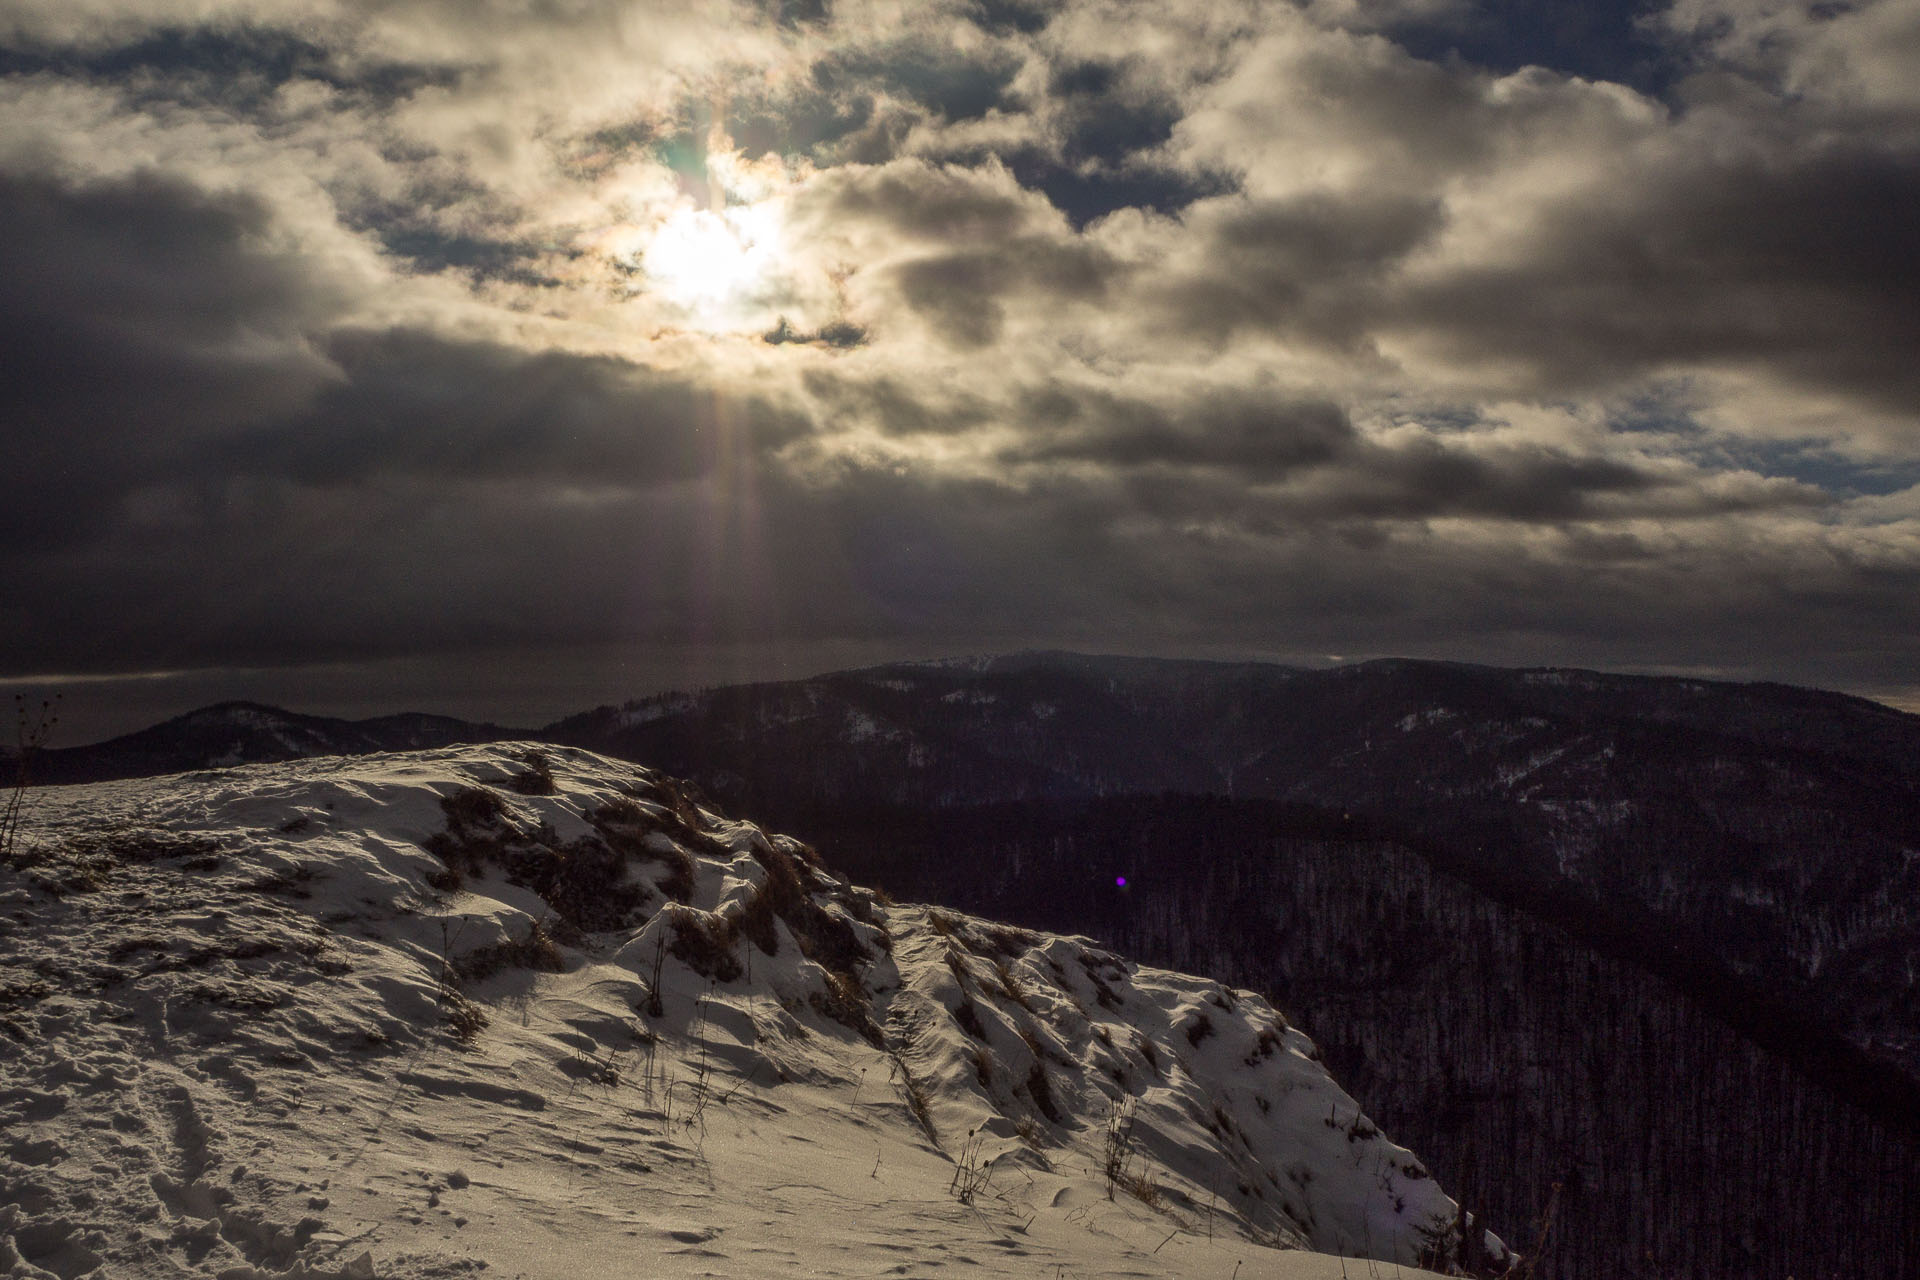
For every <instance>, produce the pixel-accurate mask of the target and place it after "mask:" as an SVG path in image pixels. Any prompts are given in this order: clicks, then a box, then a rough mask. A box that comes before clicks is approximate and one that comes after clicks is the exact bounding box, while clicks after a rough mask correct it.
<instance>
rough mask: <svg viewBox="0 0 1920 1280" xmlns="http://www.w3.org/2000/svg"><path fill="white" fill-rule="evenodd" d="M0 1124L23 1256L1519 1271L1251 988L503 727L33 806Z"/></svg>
mask: <svg viewBox="0 0 1920 1280" xmlns="http://www.w3.org/2000/svg"><path fill="white" fill-rule="evenodd" d="M0 1121H4V1133H5V1136H4V1138H3V1139H0V1272H3V1273H5V1274H6V1275H8V1276H14V1277H44V1276H55V1277H60V1278H61V1280H72V1277H76V1276H83V1275H99V1276H102V1277H105V1276H142V1277H144V1276H155V1277H172V1276H218V1277H225V1278H227V1280H254V1278H256V1277H374V1276H378V1277H401V1276H419V1277H442V1276H467V1275H478V1274H481V1273H483V1272H486V1273H489V1274H496V1275H516V1274H519V1275H526V1276H537V1277H556V1278H557V1277H569V1278H573V1277H596V1276H635V1275H639V1276H683V1275H684V1276H693V1275H702V1276H707V1275H733V1276H786V1275H818V1276H839V1275H848V1276H851V1275H863V1276H870V1275H879V1274H893V1275H929V1274H935V1273H937V1272H939V1271H941V1270H943V1269H945V1268H948V1267H959V1268H963V1269H966V1270H968V1271H969V1272H971V1273H978V1274H982V1275H1005V1276H1041V1275H1046V1276H1052V1275H1055V1274H1058V1275H1061V1276H1083V1277H1084V1276H1120V1275H1136V1276H1137V1275H1154V1276H1160V1275H1177V1276H1188V1275H1191V1276H1202V1275H1204V1276H1210V1277H1211V1276H1220V1277H1225V1276H1230V1275H1243V1276H1246V1277H1255V1276H1280V1277H1301V1278H1306V1277H1331V1276H1340V1275H1347V1276H1355V1277H1357V1276H1360V1275H1363V1274H1364V1275H1370V1276H1379V1275H1385V1274H1389V1273H1397V1274H1416V1272H1414V1271H1413V1270H1412V1269H1413V1268H1415V1267H1418V1266H1421V1265H1425V1266H1427V1267H1430V1268H1433V1269H1436V1270H1439V1271H1442V1272H1445V1273H1450V1274H1459V1273H1461V1272H1463V1271H1469V1270H1471V1271H1479V1272H1483V1273H1489V1274H1490V1273H1496V1272H1498V1271H1499V1270H1500V1269H1501V1267H1502V1266H1503V1265H1504V1263H1505V1262H1506V1261H1507V1260H1508V1255H1507V1253H1506V1250H1505V1248H1504V1246H1503V1245H1502V1244H1501V1243H1500V1242H1499V1241H1498V1240H1497V1239H1496V1238H1494V1237H1493V1236H1491V1235H1490V1234H1488V1233H1486V1232H1484V1231H1483V1230H1482V1229H1480V1228H1479V1226H1478V1225H1477V1224H1472V1223H1471V1222H1470V1221H1467V1220H1463V1217H1462V1215H1461V1213H1460V1210H1459V1207H1458V1206H1457V1205H1456V1204H1455V1203H1454V1202H1453V1201H1452V1200H1451V1199H1449V1198H1448V1197H1447V1196H1446V1194H1445V1193H1444V1192H1443V1191H1442V1190H1441V1189H1440V1188H1439V1187H1438V1186H1437V1185H1436V1184H1435V1182H1434V1180H1433V1178H1432V1177H1431V1176H1429V1174H1428V1173H1427V1171H1426V1170H1425V1169H1424V1168H1423V1167H1422V1166H1421V1164H1420V1162H1419V1161H1418V1160H1417V1159H1416V1158H1415V1157H1414V1156H1413V1155H1412V1154H1411V1153H1409V1152H1407V1151H1405V1150H1403V1149H1402V1148H1400V1147H1397V1146H1395V1145H1394V1144H1393V1143H1392V1142H1390V1141H1389V1140H1387V1138H1385V1137H1384V1136H1383V1135H1382V1134H1381V1133H1380V1132H1379V1131H1378V1129H1376V1128H1375V1127H1374V1126H1373V1125H1372V1124H1371V1123H1370V1122H1369V1121H1368V1120H1367V1118H1366V1117H1365V1116H1363V1115H1362V1114H1361V1113H1360V1109H1359V1107H1358V1106H1357V1105H1356V1104H1355V1103H1354V1102H1353V1100H1352V1099H1351V1098H1349V1097H1348V1096H1347V1095H1346V1094H1345V1093H1344V1092H1342V1091H1341V1089H1340V1088H1339V1087H1338V1086H1337V1085H1336V1084H1335V1083H1334V1082H1333V1081H1332V1080H1331V1079H1330V1078H1329V1077H1328V1075H1327V1073H1326V1071H1325V1070H1324V1069H1323V1068H1322V1066H1321V1065H1320V1063H1319V1062H1318V1060H1317V1055H1316V1054H1315V1051H1314V1048H1313V1045H1312V1043H1311V1041H1310V1040H1309V1039H1308V1038H1307V1037H1306V1036H1305V1035H1304V1034H1302V1033H1301V1032H1300V1031H1299V1030H1298V1029H1295V1028H1293V1027H1290V1026H1288V1025H1287V1023H1286V1020H1285V1019H1284V1018H1283V1017H1282V1016H1281V1015H1280V1014H1279V1012H1277V1011H1276V1010H1275V1009H1273V1008H1272V1007H1271V1006H1269V1005H1268V1004H1267V1003H1266V1002H1265V1001H1264V1000H1262V999H1261V998H1260V997H1258V996H1256V995H1254V994H1252V993H1249V992H1245V991H1235V990H1231V989H1228V988H1226V987H1223V986H1221V985H1220V984H1218V983H1215V982H1211V981H1208V980H1206V979H1203V978H1195V977H1189V976H1185V975H1181V974H1175V973H1168V972H1163V971H1158V970H1153V969H1147V968H1142V967H1139V966H1137V965H1134V964H1131V963H1129V962H1127V961H1126V960H1124V959H1123V958H1121V957H1119V956H1116V955H1113V954H1110V953H1108V952H1106V951H1104V950H1102V949H1101V948H1100V947H1098V946H1097V945H1095V944H1094V943H1092V942H1090V941H1089V940H1087V939H1085V938H1074V937H1058V936H1051V935H1042V934H1036V933H1030V932H1026V931H1023V930H1018V929H1012V928H1008V927H1005V926H1002V925H997V924H994V923H991V922H988V921H983V920H977V919H973V918H969V917H966V916H963V915H960V914H957V913H953V912H948V911H944V910H941V909H939V908H930V907H925V906H908V905H896V904H893V903H890V902H887V901H885V900H884V899H882V898H880V897H879V896H877V895H876V894H874V893H872V892H870V891H868V890H865V889H861V888H858V887H856V886H853V885H851V884H848V883H847V882H846V881H845V880H843V879H841V878H839V877H837V876H835V875H834V874H833V873H832V872H831V871H829V870H828V869H827V868H826V867H825V866H823V865H822V863H821V861H820V859H819V858H818V856H817V855H816V854H815V853H814V851H812V850H811V849H809V848H807V847H806V846H805V845H803V844H801V843H800V842H798V841H796V840H793V839H790V838H788V837H785V836H778V835H769V834H767V833H765V832H763V831H761V830H760V829H759V828H757V827H754V826H752V825H750V824H748V823H745V822H736V821H730V820H727V819H725V818H722V817H720V816H719V815H716V814H714V813H713V812H711V811H709V810H708V809H706V808H704V807H702V806H701V805H700V803H698V800H697V797H694V796H692V795H690V794H689V793H688V792H687V790H686V789H684V788H683V787H681V786H680V785H678V784H676V783H674V782H673V781H671V780H669V779H666V778H664V777H661V776H659V775H657V774H654V773H652V772H650V771H647V770H644V769H636V768H635V767H634V766H632V765H628V764H623V763H619V762H616V761H612V760H609V759H606V758H603V757H600V756H596V755H592V754H590V753H587V752H583V751H571V750H557V749H544V750H542V749H534V748H529V747H525V746H515V745H513V744H495V745H489V746H477V747H460V748H450V749H444V750H435V751H424V752H412V753H405V754H394V755H385V756H369V757H351V758H348V757H340V758H328V759H316V760H306V761H299V762H293V763H287V764H278V765H258V766H250V767H245V768H237V769H230V770H221V771H212V772H202V773H194V774H182V775H178V776H175V777H170V778H160V779H151V780H144V781H139V782H125V783H102V784H95V785H90V786H82V787H69V788H51V789H43V790H41V791H38V792H35V793H33V795H32V797H31V801H30V808H29V812H28V815H27V819H26V824H25V827H24V829H23V831H22V834H21V837H20V839H19V841H18V843H17V845H16V847H15V849H14V850H13V856H12V858H11V859H10V860H9V862H8V865H6V866H5V867H4V868H0ZM1340 1255H1344V1257H1343V1256H1340ZM1345 1258H1367V1259H1372V1260H1375V1261H1370V1262H1349V1261H1346V1260H1345Z"/></svg>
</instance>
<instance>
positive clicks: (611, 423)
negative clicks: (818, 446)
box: [222, 330, 808, 488]
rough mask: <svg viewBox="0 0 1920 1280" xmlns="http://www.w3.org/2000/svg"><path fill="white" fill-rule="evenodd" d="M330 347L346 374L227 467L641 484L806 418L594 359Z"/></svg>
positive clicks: (427, 338)
mask: <svg viewBox="0 0 1920 1280" xmlns="http://www.w3.org/2000/svg"><path fill="white" fill-rule="evenodd" d="M326 349H327V352H328V354H329V356H330V357H331V358H332V359H333V361H334V363H335V364H336V365H337V366H338V368H339V369H340V371H341V377H340V379H339V380H338V381H336V382H335V383H333V384H332V385H331V386H329V387H328V388H326V390H325V391H323V392H322V393H321V394H319V395H318V396H316V397H315V398H314V401H313V404H312V407H311V409H310V410H309V411H308V412H306V413H304V414H301V415H298V416H296V417H294V418H292V419H290V420H288V421H284V422H274V423H271V424H268V425H266V426H264V427H262V428H261V429H259V430H257V431H255V432H252V433H249V434H248V435H247V436H245V437H244V438H241V439H238V440H236V441H235V443H234V447H233V450H232V452H231V454H229V455H228V457H227V458H225V459H222V463H224V465H227V466H231V467H233V468H235V469H237V470H243V471H246V472H249V473H261V472H264V473H267V474H273V475H282V476H287V477H291V478H294V479H297V480H299V481H301V482H303V483H309V484H328V485H342V484H349V483H354V482H359V481H364V480H366V479H368V478H369V477H373V476H379V475H406V476H415V477H422V478H428V479H431V478H433V477H442V478H446V479H493V480H505V479H516V480H521V481H525V482H527V483H528V484H532V485H537V484H539V483H541V482H546V481H565V482H569V483H573V484H583V485H611V486H621V487H635V488H644V487H647V486H651V485H658V484H664V483H667V482H670V481H674V480H682V479H686V478H688V477H691V476H695V475H699V474H701V473H703V472H705V471H706V470H708V469H709V468H710V467H712V466H713V465H714V463H715V460H716V457H717V456H718V455H719V454H720V453H721V452H722V451H724V450H745V451H746V452H748V453H753V452H758V451H761V450H765V449H770V448H773V447H776V446H778V445H779V444H782V443H785V442H786V441H788V440H792V439H794V438H797V437H798V436H800V435H802V434H804V433H805V432H806V431H807V429H808V424H807V422H806V420H805V419H804V418H801V417H800V416H798V415H796V414H793V413H791V412H783V411H780V410H777V409H775V408H772V407H771V406H769V405H768V404H767V403H766V402H765V401H764V400H762V399H760V398H758V397H755V396H753V395H751V394H746V395H735V396H727V397H716V396H715V395H714V394H713V391H712V389H711V388H710V387H709V386H707V385H705V384H704V383H702V382H699V381H695V380H692V379H688V378H686V377H682V376H661V375H659V374H656V373H652V372H650V371H647V370H644V369H640V368H637V367H635V366H634V365H633V364H632V363H630V362H628V361H625V360H618V359H612V358H608V357H602V356H584V355H575V354H570V353H566V352H558V351H547V352H528V351H524V350H521V349H519V348H516V347H510V346H507V345H505V344H503V343H498V342H481V341H473V340H467V341H454V340H449V339H447V338H444V337H439V336H434V335H429V334H422V333H417V332H409V331H406V330H394V331H385V332H372V333H367V332H357V333H348V334H343V335H340V336H338V337H335V338H333V339H332V340H330V341H329V342H328V343H327V347H326Z"/></svg>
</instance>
